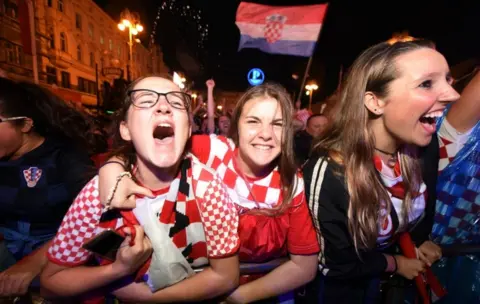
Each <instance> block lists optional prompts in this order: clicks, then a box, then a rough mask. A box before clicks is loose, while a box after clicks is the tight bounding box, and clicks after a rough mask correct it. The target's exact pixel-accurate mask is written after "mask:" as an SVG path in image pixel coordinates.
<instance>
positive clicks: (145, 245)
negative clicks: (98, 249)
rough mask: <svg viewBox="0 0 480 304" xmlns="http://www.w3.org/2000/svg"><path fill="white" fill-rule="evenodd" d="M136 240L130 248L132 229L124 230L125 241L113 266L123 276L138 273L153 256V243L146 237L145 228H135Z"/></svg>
mask: <svg viewBox="0 0 480 304" xmlns="http://www.w3.org/2000/svg"><path fill="white" fill-rule="evenodd" d="M134 229H135V238H134V244H133V246H130V242H131V239H132V231H131V228H124V230H123V231H124V232H125V235H126V238H125V240H124V241H123V243H122V245H120V249H118V252H117V258H116V260H115V262H113V264H112V266H113V267H114V268H115V269H116V271H118V272H119V273H121V274H122V275H129V274H132V273H134V272H135V271H137V270H138V269H139V268H140V267H141V266H142V265H143V264H144V263H145V261H147V260H148V258H149V257H150V256H151V255H152V252H153V249H152V243H151V242H150V240H149V239H148V238H147V237H146V236H145V233H144V231H143V228H142V227H140V226H137V225H136V226H134Z"/></svg>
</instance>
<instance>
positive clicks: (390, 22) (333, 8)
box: [95, 0, 480, 99]
mask: <svg viewBox="0 0 480 304" xmlns="http://www.w3.org/2000/svg"><path fill="white" fill-rule="evenodd" d="M95 2H97V3H98V4H99V5H100V6H101V7H102V8H104V9H105V10H106V11H107V12H108V13H109V14H110V15H111V16H112V17H113V18H114V19H115V20H117V19H119V15H120V12H121V11H122V10H123V9H124V8H126V7H128V8H129V9H131V10H133V11H137V12H139V13H140V16H141V18H142V23H143V24H144V25H145V29H146V33H143V34H142V35H141V36H140V38H141V40H142V41H143V43H144V44H145V45H148V42H149V40H150V37H149V35H151V33H152V30H153V29H154V22H155V20H157V26H156V27H155V28H156V29H155V34H154V35H153V36H154V37H153V38H154V39H155V42H156V43H159V44H160V45H161V47H162V49H163V53H164V60H165V63H166V64H167V65H168V67H169V68H170V69H171V70H172V71H181V72H183V73H185V74H186V76H187V79H188V80H192V81H194V83H195V87H196V88H197V89H203V88H204V82H205V80H206V79H208V78H210V77H213V78H214V79H215V81H216V83H217V87H219V88H220V89H224V90H234V91H242V90H244V89H246V88H247V87H248V82H247V77H246V75H247V72H248V71H249V70H250V69H251V68H254V67H257V68H261V69H262V70H263V71H264V72H265V75H266V79H267V80H272V81H278V82H280V83H282V84H283V85H285V86H286V87H287V88H288V89H289V90H292V91H296V90H298V89H299V87H300V82H301V78H302V76H303V73H304V71H305V67H306V64H307V60H308V58H304V57H294V56H283V55H271V54H266V53H263V52H261V51H258V50H255V49H244V50H242V51H240V52H238V51H237V50H238V41H239V35H240V34H239V31H238V29H237V27H236V26H235V13H236V9H237V7H238V4H239V3H240V1H234V0H190V1H188V0H163V1H160V0H157V1H153V0H152V1H149V0H136V1H131V0H129V1H126V0H95ZM250 2H255V3H261V4H270V5H302V4H318V3H324V2H325V1H307V0H276V1H250ZM159 7H160V10H159ZM159 11H160V14H157V13H158V12H159ZM157 16H159V19H157ZM479 30H480V1H479V0H464V1H462V0H449V1H447V0H437V1H422V0H418V1H382V2H380V1H361V0H351V1H342V0H338V1H337V0H334V1H330V5H329V8H328V11H327V15H326V19H325V20H324V25H323V28H322V31H321V34H320V38H319V40H318V42H317V48H316V51H315V54H314V58H313V64H312V68H311V71H310V79H314V80H315V81H316V82H317V83H318V84H319V85H320V89H319V91H318V93H316V94H315V95H316V99H321V98H323V97H325V96H327V95H329V94H331V93H332V92H333V91H334V90H335V88H336V87H337V83H338V78H339V71H340V67H341V66H343V67H344V70H346V69H347V68H348V66H349V65H350V64H351V63H352V61H353V60H354V59H355V57H356V56H357V55H358V54H359V52H361V51H362V50H363V49H365V48H367V47H368V46H370V45H372V44H375V43H377V42H380V41H384V40H388V39H389V38H391V37H392V35H393V33H396V32H403V31H408V33H409V34H410V35H411V36H414V37H422V38H427V39H431V40H433V41H434V42H435V43H436V45H437V49H438V50H439V51H440V52H442V53H443V54H444V55H445V56H446V58H447V60H448V61H449V64H450V65H455V64H458V63H461V62H463V61H465V60H467V59H471V58H477V59H478V58H480V47H479V41H478V38H479V33H480V31H479ZM292 74H297V75H298V76H299V79H298V80H294V79H293V78H292Z"/></svg>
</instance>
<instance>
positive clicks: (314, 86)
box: [305, 82, 318, 110]
mask: <svg viewBox="0 0 480 304" xmlns="http://www.w3.org/2000/svg"><path fill="white" fill-rule="evenodd" d="M305 90H307V91H306V94H307V95H308V96H310V99H309V102H308V109H309V110H311V109H312V98H313V91H316V90H318V85H317V84H316V83H315V82H312V83H309V84H307V85H306V86H305Z"/></svg>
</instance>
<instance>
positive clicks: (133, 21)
mask: <svg viewBox="0 0 480 304" xmlns="http://www.w3.org/2000/svg"><path fill="white" fill-rule="evenodd" d="M120 16H121V19H122V21H121V22H120V23H119V24H118V29H119V30H121V31H125V30H126V29H128V46H129V48H130V52H129V55H130V58H129V61H130V63H129V64H130V70H133V36H136V35H138V33H140V32H142V31H143V26H142V25H141V24H140V17H139V15H138V13H132V12H130V11H129V10H128V9H126V10H124V11H123V12H122V14H121V15H120ZM130 74H131V73H128V81H131V77H130Z"/></svg>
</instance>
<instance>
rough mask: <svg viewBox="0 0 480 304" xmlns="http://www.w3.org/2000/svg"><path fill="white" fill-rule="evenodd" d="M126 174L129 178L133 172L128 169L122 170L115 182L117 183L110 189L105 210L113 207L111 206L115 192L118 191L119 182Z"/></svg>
mask: <svg viewBox="0 0 480 304" xmlns="http://www.w3.org/2000/svg"><path fill="white" fill-rule="evenodd" d="M125 176H128V177H129V178H132V174H130V172H128V171H125V172H122V173H120V175H118V176H117V180H116V182H115V185H114V186H113V187H112V189H111V190H110V194H109V195H108V198H107V203H106V204H105V211H108V210H110V209H111V208H112V206H111V205H112V200H113V197H114V196H115V192H117V188H118V184H119V183H120V181H121V180H122V178H124V177H125Z"/></svg>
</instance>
